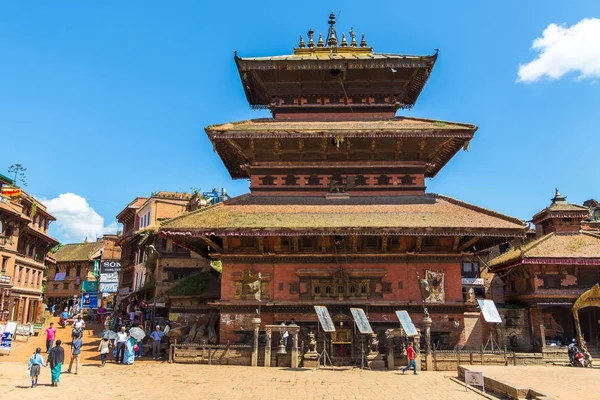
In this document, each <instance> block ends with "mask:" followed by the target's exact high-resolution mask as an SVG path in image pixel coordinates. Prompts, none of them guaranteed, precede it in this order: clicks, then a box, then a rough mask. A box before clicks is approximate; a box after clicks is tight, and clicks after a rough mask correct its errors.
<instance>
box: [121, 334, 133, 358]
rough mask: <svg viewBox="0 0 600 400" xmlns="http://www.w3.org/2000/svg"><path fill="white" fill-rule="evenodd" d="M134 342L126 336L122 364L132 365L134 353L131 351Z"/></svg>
mask: <svg viewBox="0 0 600 400" xmlns="http://www.w3.org/2000/svg"><path fill="white" fill-rule="evenodd" d="M135 342H136V340H135V339H134V338H132V337H131V336H129V335H127V341H126V342H125V357H124V359H123V361H124V363H125V364H127V365H133V362H134V361H135V351H134V350H133V346H135Z"/></svg>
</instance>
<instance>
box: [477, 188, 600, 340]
mask: <svg viewBox="0 0 600 400" xmlns="http://www.w3.org/2000/svg"><path fill="white" fill-rule="evenodd" d="M551 201H552V202H551V204H550V205H549V206H548V207H546V208H544V209H543V210H542V211H540V212H538V213H537V214H535V215H534V216H533V223H534V224H535V230H536V237H535V238H534V239H532V240H531V241H529V242H526V243H524V244H523V245H521V246H517V247H514V248H513V249H511V250H509V251H507V252H506V253H504V254H502V255H500V256H499V257H497V258H495V259H493V260H491V261H490V262H489V264H488V266H489V267H490V270H491V271H492V272H495V273H497V274H498V275H499V276H501V277H502V279H503V280H504V282H505V284H506V292H505V293H506V294H505V296H506V300H507V302H509V303H513V304H519V305H525V306H526V307H527V309H528V314H529V321H530V323H531V330H532V336H533V337H532V338H531V342H530V348H534V349H536V350H538V351H539V350H544V349H546V346H547V345H553V346H554V345H561V344H566V343H568V342H570V340H571V339H572V338H576V337H577V329H576V325H575V321H574V319H573V315H572V311H571V309H572V307H573V305H574V304H575V303H576V301H577V299H578V298H579V297H580V296H581V295H582V294H583V293H584V292H585V291H587V290H590V289H591V288H592V287H593V286H594V285H596V284H598V283H600V236H599V235H598V234H597V233H594V232H590V231H588V230H585V229H582V227H583V225H584V224H585V222H586V220H587V219H589V217H590V211H589V208H587V207H583V206H579V205H576V204H570V203H568V202H567V198H566V197H565V196H563V195H561V194H560V193H559V191H558V189H557V190H556V194H555V195H554V197H553V198H552V200H551ZM598 304H600V302H599V303H598ZM579 320H580V324H581V331H582V334H583V338H584V339H585V340H586V341H587V342H588V343H589V344H591V345H596V346H597V345H598V344H599V343H598V333H599V330H598V321H600V310H598V307H586V308H584V309H582V310H580V311H579ZM521 339H522V340H526V338H523V337H522V338H521ZM520 347H526V346H523V345H521V346H520Z"/></svg>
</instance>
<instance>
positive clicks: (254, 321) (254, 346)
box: [252, 317, 266, 367]
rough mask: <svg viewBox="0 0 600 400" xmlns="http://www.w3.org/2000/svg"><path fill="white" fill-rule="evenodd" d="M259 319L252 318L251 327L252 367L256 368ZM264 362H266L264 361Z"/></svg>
mask: <svg viewBox="0 0 600 400" xmlns="http://www.w3.org/2000/svg"><path fill="white" fill-rule="evenodd" d="M260 322H261V321H260V318H258V317H256V318H252V327H253V328H254V342H253V344H252V366H253V367H257V366H258V334H259V330H260ZM265 362H266V361H265Z"/></svg>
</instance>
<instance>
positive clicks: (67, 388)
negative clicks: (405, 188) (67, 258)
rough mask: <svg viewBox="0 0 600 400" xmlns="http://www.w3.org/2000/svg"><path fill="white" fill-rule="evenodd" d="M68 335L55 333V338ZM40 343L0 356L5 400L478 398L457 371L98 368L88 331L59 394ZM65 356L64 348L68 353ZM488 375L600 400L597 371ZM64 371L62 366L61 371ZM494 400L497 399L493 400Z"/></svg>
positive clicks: (490, 371) (534, 369)
mask: <svg viewBox="0 0 600 400" xmlns="http://www.w3.org/2000/svg"><path fill="white" fill-rule="evenodd" d="M69 333H70V329H60V328H59V334H58V338H59V339H67V338H68V336H69ZM43 342H44V338H43V337H33V338H31V339H29V341H28V342H17V343H15V347H14V349H13V350H12V351H11V354H10V355H2V356H0V393H1V394H2V397H3V398H4V397H6V398H19V399H22V400H25V399H45V398H58V397H62V398H74V397H77V398H83V399H85V400H92V399H161V400H164V399H170V398H172V399H192V398H193V399H197V398H202V399H227V400H235V399H261V400H264V399H286V400H287V399H329V400H334V399H419V400H426V399H477V398H480V399H482V398H484V397H482V396H480V395H479V394H477V393H475V392H472V391H469V392H467V393H465V389H464V386H462V385H460V384H459V383H457V382H456V381H455V380H454V379H455V377H456V376H457V373H456V372H452V371H448V372H421V373H420V374H419V375H417V376H414V375H412V373H408V372H407V374H406V375H402V374H401V373H400V372H399V371H367V370H365V371H360V370H359V369H352V368H338V369H334V370H313V369H299V370H289V369H282V368H263V367H255V368H252V367H237V366H214V365H213V366H209V365H196V364H169V363H167V362H166V361H152V360H151V359H150V360H148V358H143V359H142V360H140V361H137V360H136V362H135V364H134V365H115V364H114V363H112V361H111V362H109V363H107V364H106V366H105V367H100V366H99V364H100V361H99V356H98V352H97V351H96V346H97V343H98V339H97V338H96V337H95V336H94V335H93V334H92V331H91V330H89V331H86V333H85V335H84V349H83V353H82V367H81V370H80V371H79V374H78V375H74V374H67V373H63V374H62V376H61V384H60V386H59V387H58V388H54V387H51V386H50V385H49V383H50V371H49V369H48V368H43V369H42V375H41V377H40V381H39V383H40V385H39V386H38V387H36V388H33V389H32V388H30V387H29V386H30V381H29V379H28V377H27V376H26V371H27V361H28V359H29V356H30V355H31V352H32V351H33V349H35V347H38V346H39V347H43ZM66 352H68V348H67V351H66ZM470 368H471V369H481V370H483V371H484V373H485V375H486V376H489V377H493V378H495V379H498V380H500V381H503V382H506V383H510V384H511V385H515V386H519V387H529V388H531V389H535V390H536V391H538V392H542V393H544V394H546V395H548V396H549V398H554V399H579V400H582V399H598V398H600V385H598V383H597V382H598V378H600V368H593V369H582V368H571V367H559V366H549V367H544V366H517V367H515V366H508V367H491V366H471V367H470ZM66 369H67V366H63V371H66ZM494 398H499V397H494Z"/></svg>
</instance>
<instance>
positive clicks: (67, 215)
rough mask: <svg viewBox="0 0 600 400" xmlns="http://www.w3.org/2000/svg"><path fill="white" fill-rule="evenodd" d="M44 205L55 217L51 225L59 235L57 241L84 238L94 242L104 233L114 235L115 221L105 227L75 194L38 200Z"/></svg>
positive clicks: (97, 215) (99, 217)
mask: <svg viewBox="0 0 600 400" xmlns="http://www.w3.org/2000/svg"><path fill="white" fill-rule="evenodd" d="M40 201H41V202H42V203H44V204H45V205H46V207H47V208H48V211H49V212H50V214H52V215H54V217H56V221H55V222H53V225H56V228H57V229H58V232H59V234H60V236H62V237H60V238H59V239H61V241H66V242H79V241H83V240H84V239H85V238H86V237H87V239H88V240H89V241H94V240H95V239H96V237H101V236H102V235H103V234H104V233H116V231H117V228H118V224H117V222H116V221H113V222H111V223H110V224H108V225H107V226H105V225H104V218H102V217H101V216H100V215H99V214H98V213H97V212H96V211H94V209H93V208H92V207H91V206H90V205H89V204H88V202H87V200H86V199H85V198H84V197H81V196H79V195H76V194H75V193H63V194H60V195H58V197H55V198H53V199H50V200H48V199H40Z"/></svg>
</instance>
